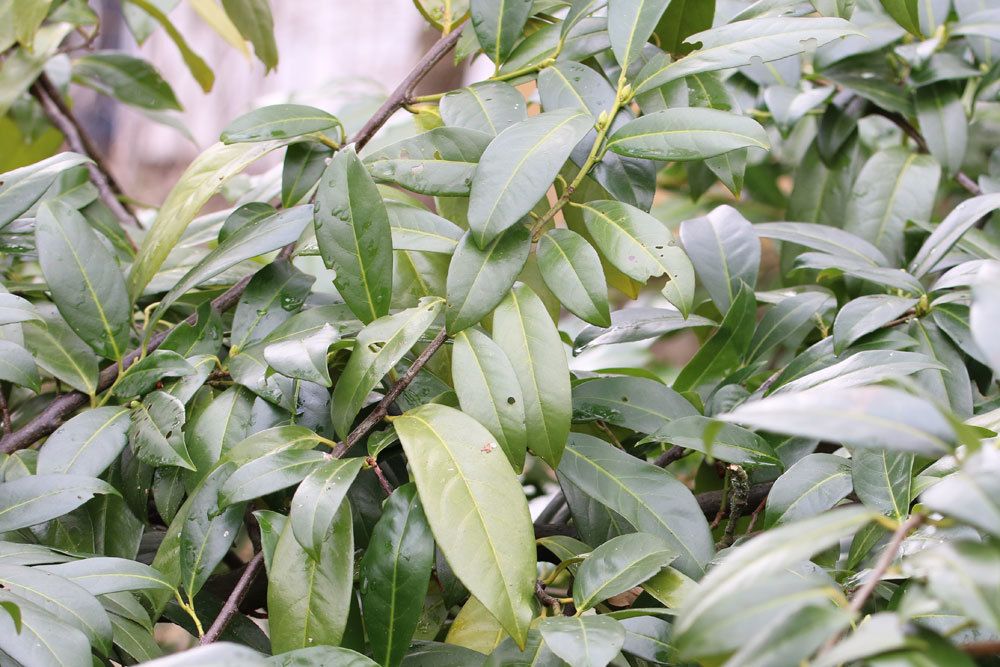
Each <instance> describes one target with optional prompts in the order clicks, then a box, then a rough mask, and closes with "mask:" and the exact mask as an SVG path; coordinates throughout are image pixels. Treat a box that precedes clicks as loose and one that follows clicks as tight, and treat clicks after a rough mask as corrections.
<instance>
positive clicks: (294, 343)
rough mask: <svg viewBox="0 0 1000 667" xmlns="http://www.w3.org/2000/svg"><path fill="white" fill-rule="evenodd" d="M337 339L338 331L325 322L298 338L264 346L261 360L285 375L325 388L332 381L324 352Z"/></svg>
mask: <svg viewBox="0 0 1000 667" xmlns="http://www.w3.org/2000/svg"><path fill="white" fill-rule="evenodd" d="M338 340H340V332H339V331H337V329H336V328H334V327H332V326H330V325H327V326H325V327H324V328H322V329H320V330H319V331H317V332H315V333H311V334H309V335H307V336H304V337H302V338H299V339H294V338H293V339H290V340H283V341H281V342H280V343H272V344H271V345H268V346H267V347H265V348H264V360H265V361H267V364H268V366H270V367H271V368H273V369H274V370H275V371H277V372H278V373H281V374H282V375H284V376H286V377H290V378H297V379H299V380H306V381H309V382H315V383H317V384H321V385H323V386H324V387H329V386H330V385H332V384H333V381H332V380H331V379H330V369H329V368H328V366H327V353H328V352H329V350H330V346H331V345H333V344H334V343H336V342H337V341H338Z"/></svg>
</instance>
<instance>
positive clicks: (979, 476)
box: [920, 448, 1000, 536]
mask: <svg viewBox="0 0 1000 667" xmlns="http://www.w3.org/2000/svg"><path fill="white" fill-rule="evenodd" d="M998 472H1000V454H998V453H997V452H996V451H995V450H993V449H989V448H983V449H982V450H980V451H979V452H978V453H977V454H976V455H975V456H973V457H971V458H970V460H969V461H967V462H966V463H965V465H963V466H962V467H961V469H959V470H957V471H956V472H954V473H952V474H950V475H948V476H947V477H945V478H944V479H942V480H941V481H940V482H938V483H937V484H935V485H934V486H932V487H930V488H929V489H927V490H926V491H924V492H923V493H922V494H920V502H921V503H922V504H923V505H925V506H926V507H927V508H929V509H930V510H932V511H935V512H941V513H942V514H944V515H945V516H948V517H953V518H955V519H957V520H959V521H961V522H963V523H968V524H970V525H972V526H975V527H977V528H979V529H981V530H984V531H986V532H988V533H990V534H992V535H994V536H1000V502H998V499H1000V475H998V474H997V473H998Z"/></svg>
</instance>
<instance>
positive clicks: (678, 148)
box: [607, 19, 822, 161]
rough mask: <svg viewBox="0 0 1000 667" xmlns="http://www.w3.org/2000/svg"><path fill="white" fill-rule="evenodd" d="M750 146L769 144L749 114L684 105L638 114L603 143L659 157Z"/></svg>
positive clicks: (693, 156)
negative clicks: (689, 107) (690, 107)
mask: <svg viewBox="0 0 1000 667" xmlns="http://www.w3.org/2000/svg"><path fill="white" fill-rule="evenodd" d="M818 20H822V19H818ZM751 146H752V147H755V148H762V149H764V150H769V149H770V148H771V144H770V142H769V141H768V138H767V133H766V132H765V131H764V128H763V127H761V125H760V124H759V123H758V122H757V121H755V120H753V119H752V118H747V117H746V116H739V115H737V114H734V113H730V112H728V111H719V110H717V109H686V108H676V109H667V110H665V111H655V112H653V113H651V114H647V115H645V116H640V117H639V118H636V119H635V120H633V121H631V122H630V123H627V124H625V125H623V126H622V127H621V128H620V129H619V130H618V131H616V132H615V133H614V134H612V135H611V137H609V138H608V143H607V148H608V150H611V151H614V152H615V153H618V154H619V155H627V156H629V157H637V158H646V159H649V160H661V161H678V160H703V159H705V158H710V157H715V156H716V155H722V154H723V153H728V152H730V151H734V150H738V149H740V148H747V147H751Z"/></svg>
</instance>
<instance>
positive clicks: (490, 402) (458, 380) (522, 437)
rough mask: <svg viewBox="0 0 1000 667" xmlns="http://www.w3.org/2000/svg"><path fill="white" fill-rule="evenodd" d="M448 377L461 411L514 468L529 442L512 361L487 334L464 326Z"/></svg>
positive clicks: (521, 460)
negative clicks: (480, 427) (489, 435)
mask: <svg viewBox="0 0 1000 667" xmlns="http://www.w3.org/2000/svg"><path fill="white" fill-rule="evenodd" d="M451 355H452V357H451V377H452V382H453V384H454V386H455V393H456V394H457V395H458V401H459V404H460V405H461V406H462V411H463V412H465V413H466V414H467V415H469V416H470V417H472V418H473V419H475V420H476V421H478V422H479V423H480V424H482V425H483V426H485V427H486V429H487V430H488V431H489V432H490V433H492V434H493V437H495V438H496V439H497V442H498V443H499V445H500V448H501V449H502V450H503V452H504V454H506V455H507V459H508V460H509V461H510V464H511V466H513V468H514V470H516V471H517V472H520V471H521V469H522V468H523V467H524V456H525V452H526V449H527V445H528V437H527V428H526V425H525V410H526V407H525V405H524V394H523V392H522V391H521V385H520V384H519V381H518V376H517V373H516V372H515V370H514V366H513V364H511V362H510V359H508V358H507V355H506V354H505V353H504V351H503V349H502V348H501V347H500V346H499V345H497V344H496V343H494V342H493V341H492V340H491V339H490V338H489V336H486V335H485V334H483V333H481V332H479V331H477V330H475V329H466V330H465V331H462V332H460V333H459V334H458V335H457V336H456V337H455V344H454V345H453V346H452V352H451Z"/></svg>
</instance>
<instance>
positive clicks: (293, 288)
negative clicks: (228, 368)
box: [230, 260, 316, 354]
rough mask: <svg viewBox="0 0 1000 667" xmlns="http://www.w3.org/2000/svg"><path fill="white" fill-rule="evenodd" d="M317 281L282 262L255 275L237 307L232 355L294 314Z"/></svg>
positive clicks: (233, 327) (232, 337)
mask: <svg viewBox="0 0 1000 667" xmlns="http://www.w3.org/2000/svg"><path fill="white" fill-rule="evenodd" d="M315 280H316V279H315V277H314V276H311V275H308V274H305V273H303V272H301V271H299V270H298V269H297V268H295V266H293V265H292V263H291V262H287V261H280V260H279V261H275V262H271V263H270V264H268V265H267V266H265V267H264V268H263V269H261V270H260V271H258V272H257V273H256V274H254V277H253V278H251V279H250V283H249V284H248V285H247V288H246V291H245V292H243V296H241V297H240V301H239V303H238V304H236V312H235V313H234V315H233V325H232V331H231V336H230V340H231V341H232V348H231V349H232V353H233V354H237V353H238V352H239V350H241V349H243V348H245V347H247V346H249V345H251V344H253V343H257V342H260V341H261V340H263V339H264V338H265V337H266V336H267V335H268V334H270V333H271V332H272V331H274V330H275V329H276V328H277V327H278V325H280V324H282V323H283V322H286V321H287V320H288V319H289V318H290V317H291V316H292V315H294V314H295V311H296V310H297V309H298V308H299V307H300V306H301V305H302V303H303V302H304V301H305V300H306V297H308V296H309V291H310V288H311V287H312V285H313V283H314V282H315Z"/></svg>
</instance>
